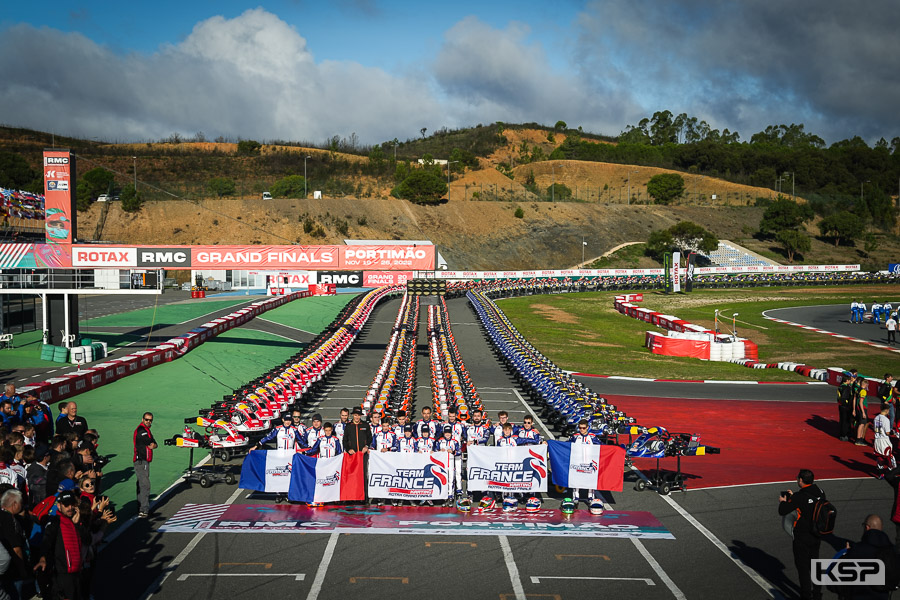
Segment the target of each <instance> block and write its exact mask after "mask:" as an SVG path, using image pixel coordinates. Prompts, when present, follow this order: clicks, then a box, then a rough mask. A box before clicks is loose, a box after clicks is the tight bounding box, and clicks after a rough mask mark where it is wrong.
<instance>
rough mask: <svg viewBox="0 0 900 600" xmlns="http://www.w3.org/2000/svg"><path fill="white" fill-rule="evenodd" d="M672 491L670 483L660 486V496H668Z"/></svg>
mask: <svg viewBox="0 0 900 600" xmlns="http://www.w3.org/2000/svg"><path fill="white" fill-rule="evenodd" d="M670 491H671V488H670V487H669V484H668V483H663V484H662V485H661V486H659V495H660V496H668V495H669V492H670Z"/></svg>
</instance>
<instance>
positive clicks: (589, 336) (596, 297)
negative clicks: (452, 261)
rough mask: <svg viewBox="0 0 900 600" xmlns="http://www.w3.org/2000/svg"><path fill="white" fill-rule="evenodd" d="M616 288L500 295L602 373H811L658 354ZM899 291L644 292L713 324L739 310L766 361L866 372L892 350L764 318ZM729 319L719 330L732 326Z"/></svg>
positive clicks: (545, 338) (892, 362)
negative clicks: (620, 308)
mask: <svg viewBox="0 0 900 600" xmlns="http://www.w3.org/2000/svg"><path fill="white" fill-rule="evenodd" d="M615 295H616V293H615V292H596V293H593V292H592V293H581V294H559V295H550V296H525V297H521V298H510V299H507V300H501V301H500V302H499V306H500V308H501V309H502V310H503V311H504V312H505V313H506V314H507V316H508V317H509V318H510V320H511V321H512V323H513V324H514V325H515V326H516V328H517V329H518V330H519V331H520V332H521V333H522V334H523V335H524V336H525V337H526V338H528V340H529V341H530V342H531V343H532V344H534V345H535V347H537V348H538V349H539V350H540V351H541V352H542V353H544V354H545V355H546V356H547V357H549V358H550V359H551V360H553V361H554V362H555V363H556V364H558V365H559V366H560V367H562V368H564V369H570V370H573V371H579V372H583V373H593V374H598V375H623V376H632V377H654V378H673V379H727V380H743V381H757V380H758V381H809V379H808V378H805V377H801V376H800V375H797V374H794V373H790V372H787V371H782V370H780V369H748V368H746V367H742V366H740V365H736V364H731V363H721V362H705V361H699V360H696V359H690V358H680V357H671V356H659V355H655V354H651V353H650V351H649V350H648V349H646V348H644V345H643V344H644V335H645V332H646V331H648V330H650V329H655V328H654V327H653V326H652V325H650V324H648V323H644V322H642V321H638V320H636V319H632V318H629V317H626V316H624V315H621V314H619V313H618V312H616V311H615V310H614V309H613V307H612V303H613V298H614V296H615ZM898 296H900V291H898V289H897V287H896V286H865V287H863V286H854V287H837V288H830V287H826V288H796V287H787V288H776V287H772V288H758V289H752V290H744V289H728V290H698V291H695V292H693V293H692V294H690V295H673V296H666V295H664V294H660V293H645V294H644V301H643V302H642V303H641V305H642V306H645V307H646V308H650V309H652V310H656V311H659V312H662V313H665V314H672V315H675V316H678V317H679V318H682V319H685V320H688V321H691V322H693V323H697V324H698V325H704V326H706V327H709V328H712V327H713V323H714V317H713V315H714V312H715V309H719V310H721V311H722V313H724V314H728V315H731V314H732V313H735V312H737V313H740V315H739V318H740V321H739V322H738V335H741V336H743V337H747V338H749V339H751V340H753V341H754V342H756V343H757V344H758V345H759V358H760V360H761V361H764V362H786V361H790V362H798V363H806V364H809V365H811V366H814V367H819V368H825V367H846V368H850V367H857V368H859V369H860V371H863V372H866V373H875V374H881V373H884V372H889V371H896V360H897V359H896V356H895V355H894V354H893V353H890V352H886V351H884V350H879V349H877V348H871V347H869V346H866V345H863V344H859V343H855V342H850V341H845V340H841V339H837V338H832V337H826V336H824V335H822V334H818V333H815V332H810V331H805V330H803V329H799V328H797V327H793V326H790V325H782V324H779V323H774V322H772V321H769V320H767V319H764V318H763V316H762V312H763V311H766V310H769V309H773V308H787V307H792V306H806V305H814V304H844V305H847V306H849V303H850V302H851V300H853V299H856V298H875V297H877V298H881V299H886V298H891V299H893V298H894V297H898ZM730 325H731V324H730V322H729V323H728V327H727V328H725V327H723V328H722V329H721V330H722V331H726V329H728V330H730Z"/></svg>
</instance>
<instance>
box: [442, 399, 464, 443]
mask: <svg viewBox="0 0 900 600" xmlns="http://www.w3.org/2000/svg"><path fill="white" fill-rule="evenodd" d="M458 414H459V413H458V411H457V409H456V407H455V406H451V407H450V408H449V409H447V422H446V423H444V429H446V428H447V427H450V429H451V430H452V432H453V439H454V440H456V441H457V442H458V443H459V445H460V447H462V442H463V436H465V434H466V427H465V425H464V424H463V423H462V422H460V421H458V420H457V415H458Z"/></svg>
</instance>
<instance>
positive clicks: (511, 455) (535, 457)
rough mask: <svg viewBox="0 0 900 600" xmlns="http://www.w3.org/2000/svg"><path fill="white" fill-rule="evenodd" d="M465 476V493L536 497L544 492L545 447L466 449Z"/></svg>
mask: <svg viewBox="0 0 900 600" xmlns="http://www.w3.org/2000/svg"><path fill="white" fill-rule="evenodd" d="M468 453H469V460H468V464H467V467H466V475H467V477H468V480H469V491H480V492H504V493H509V494H513V493H536V492H546V491H547V446H545V445H528V446H470V447H469V450H468Z"/></svg>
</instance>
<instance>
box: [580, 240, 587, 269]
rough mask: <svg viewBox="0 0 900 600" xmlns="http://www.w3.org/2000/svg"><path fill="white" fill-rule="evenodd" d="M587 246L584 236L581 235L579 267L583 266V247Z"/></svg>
mask: <svg viewBox="0 0 900 600" xmlns="http://www.w3.org/2000/svg"><path fill="white" fill-rule="evenodd" d="M585 246H587V242H586V241H584V236H581V268H582V269H583V268H584V247H585Z"/></svg>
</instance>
